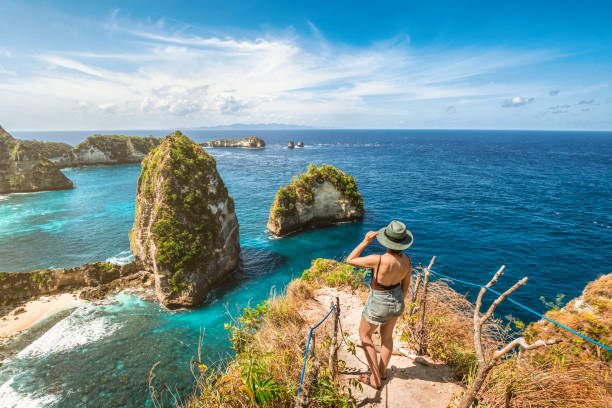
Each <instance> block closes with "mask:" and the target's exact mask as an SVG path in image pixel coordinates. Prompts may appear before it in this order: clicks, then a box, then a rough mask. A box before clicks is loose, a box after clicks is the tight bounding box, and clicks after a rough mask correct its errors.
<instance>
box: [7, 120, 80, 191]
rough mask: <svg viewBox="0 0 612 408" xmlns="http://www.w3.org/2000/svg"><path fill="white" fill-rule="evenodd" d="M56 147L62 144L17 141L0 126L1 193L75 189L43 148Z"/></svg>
mask: <svg viewBox="0 0 612 408" xmlns="http://www.w3.org/2000/svg"><path fill="white" fill-rule="evenodd" d="M55 145H60V144H59V143H57V144H53V143H49V144H46V143H45V142H36V141H26V140H18V139H15V138H13V137H12V136H11V135H10V134H9V133H8V132H7V131H5V130H4V129H3V128H2V127H0V194H5V193H17V192H31V191H45V190H66V189H71V188H73V185H72V181H70V180H69V179H68V178H67V177H66V176H65V175H64V173H62V172H61V171H60V169H59V168H58V167H57V166H56V165H55V164H53V163H52V162H51V161H49V160H48V159H47V158H46V157H45V155H44V153H45V152H44V148H46V147H53V148H55V147H57V146H55ZM41 149H42V150H41Z"/></svg>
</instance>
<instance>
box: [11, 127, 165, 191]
mask: <svg viewBox="0 0 612 408" xmlns="http://www.w3.org/2000/svg"><path fill="white" fill-rule="evenodd" d="M160 143H161V139H158V138H154V137H152V136H149V137H138V136H123V135H99V134H96V135H93V136H90V137H88V138H87V139H86V140H85V141H83V142H81V143H80V144H79V145H77V146H76V147H74V148H73V147H72V146H70V145H69V144H66V143H57V142H41V141H37V140H20V139H15V138H14V137H13V136H11V135H10V134H9V133H8V132H7V131H6V130H4V129H3V128H2V127H1V126H0V194H7V193H9V194H10V193H28V192H36V191H49V190H69V189H72V188H74V186H73V184H72V181H71V180H69V179H68V178H67V177H66V176H65V175H64V173H62V172H61V171H60V169H62V168H66V167H78V166H89V165H100V164H104V165H114V164H129V163H140V162H141V161H142V159H143V158H144V157H145V156H146V155H147V154H148V153H149V152H150V151H151V150H152V149H153V148H155V147H156V146H158V145H159V144H160Z"/></svg>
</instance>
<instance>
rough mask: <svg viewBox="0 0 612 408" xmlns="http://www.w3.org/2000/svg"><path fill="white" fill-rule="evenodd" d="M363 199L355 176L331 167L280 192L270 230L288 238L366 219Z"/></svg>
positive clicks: (313, 172) (314, 171)
mask: <svg viewBox="0 0 612 408" xmlns="http://www.w3.org/2000/svg"><path fill="white" fill-rule="evenodd" d="M363 215H364V209H363V199H362V198H361V194H360V193H359V189H358V188H357V183H356V181H355V178H354V177H351V176H347V175H346V173H344V172H342V171H340V170H338V169H337V168H335V167H333V166H329V165H326V164H324V165H322V166H321V167H320V168H317V166H315V165H314V164H310V165H309V166H308V171H307V172H306V173H304V174H301V175H299V176H297V177H295V178H294V179H293V181H292V182H291V183H290V184H289V185H288V186H285V187H281V188H280V189H279V190H278V192H277V193H276V197H275V199H274V202H273V203H272V207H271V208H270V216H269V217H268V230H269V231H270V233H272V234H273V235H277V236H279V235H284V234H287V233H291V232H294V231H297V230H300V229H303V228H305V227H308V226H321V225H329V224H333V223H336V222H340V221H353V220H357V219H361V218H363Z"/></svg>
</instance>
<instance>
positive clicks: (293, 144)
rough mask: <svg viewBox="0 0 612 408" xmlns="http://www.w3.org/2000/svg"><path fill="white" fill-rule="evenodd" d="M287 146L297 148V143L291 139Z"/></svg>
mask: <svg viewBox="0 0 612 408" xmlns="http://www.w3.org/2000/svg"><path fill="white" fill-rule="evenodd" d="M287 148H289V149H293V148H295V143H293V140H290V141H289V143H287Z"/></svg>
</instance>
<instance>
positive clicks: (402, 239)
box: [383, 230, 406, 244]
mask: <svg viewBox="0 0 612 408" xmlns="http://www.w3.org/2000/svg"><path fill="white" fill-rule="evenodd" d="M383 232H384V234H385V237H387V238H389V240H390V241H393V242H395V243H398V244H403V243H404V240H405V239H406V235H404V238H393V237H390V236H389V234H387V231H386V230H385V231H383Z"/></svg>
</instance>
